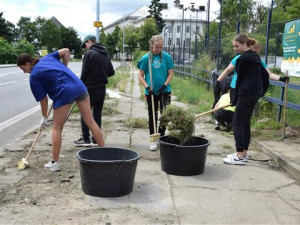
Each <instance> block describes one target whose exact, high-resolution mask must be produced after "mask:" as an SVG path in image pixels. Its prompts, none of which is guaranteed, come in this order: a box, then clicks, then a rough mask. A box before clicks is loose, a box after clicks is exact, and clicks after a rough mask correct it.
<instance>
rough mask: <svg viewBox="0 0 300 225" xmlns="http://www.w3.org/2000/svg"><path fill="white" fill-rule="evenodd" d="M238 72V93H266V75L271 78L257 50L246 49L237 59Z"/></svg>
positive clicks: (260, 94) (259, 94)
mask: <svg viewBox="0 0 300 225" xmlns="http://www.w3.org/2000/svg"><path fill="white" fill-rule="evenodd" d="M236 72H237V74H238V76H237V81H236V93H237V95H239V96H240V95H249V94H250V95H258V96H259V97H260V96H262V95H263V94H264V92H265V91H266V90H265V87H264V86H265V85H264V82H265V81H264V77H267V81H268V79H269V74H268V72H267V71H266V69H265V68H264V67H263V66H262V64H261V59H260V57H259V55H258V54H257V53H256V52H253V51H252V50H248V51H245V52H244V53H243V54H242V55H241V56H240V57H239V58H238V60H237V63H236Z"/></svg>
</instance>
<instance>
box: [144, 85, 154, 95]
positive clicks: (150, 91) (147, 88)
mask: <svg viewBox="0 0 300 225" xmlns="http://www.w3.org/2000/svg"><path fill="white" fill-rule="evenodd" d="M146 90H147V91H148V93H149V95H153V91H152V90H151V88H150V87H149V86H148V87H146Z"/></svg>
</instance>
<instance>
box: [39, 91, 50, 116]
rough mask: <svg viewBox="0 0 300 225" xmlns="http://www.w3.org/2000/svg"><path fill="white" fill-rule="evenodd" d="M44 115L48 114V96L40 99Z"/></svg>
mask: <svg viewBox="0 0 300 225" xmlns="http://www.w3.org/2000/svg"><path fill="white" fill-rule="evenodd" d="M40 105H41V110H42V116H47V111H48V97H47V96H46V97H45V98H43V99H42V100H41V101H40Z"/></svg>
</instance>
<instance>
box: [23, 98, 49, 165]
mask: <svg viewBox="0 0 300 225" xmlns="http://www.w3.org/2000/svg"><path fill="white" fill-rule="evenodd" d="M52 108H53V102H52V104H51V106H50V109H49V110H48V113H47V118H48V117H49V115H50V113H51V111H52ZM41 133H42V129H39V132H38V133H37V135H36V137H35V139H34V141H33V143H32V145H31V148H30V149H29V151H28V153H27V155H26V157H25V161H27V159H28V157H29V155H30V153H31V151H32V149H33V148H34V146H35V144H36V142H37V140H38V139H39V137H40V135H41Z"/></svg>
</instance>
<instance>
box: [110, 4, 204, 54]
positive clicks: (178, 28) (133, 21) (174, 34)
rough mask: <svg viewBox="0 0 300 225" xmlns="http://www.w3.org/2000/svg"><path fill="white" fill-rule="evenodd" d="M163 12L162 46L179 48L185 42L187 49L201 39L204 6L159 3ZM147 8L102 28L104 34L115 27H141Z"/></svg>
mask: <svg viewBox="0 0 300 225" xmlns="http://www.w3.org/2000/svg"><path fill="white" fill-rule="evenodd" d="M161 4H162V5H163V8H164V9H163V10H162V11H161V14H162V18H163V20H164V21H165V24H166V26H165V27H164V30H163V31H162V33H161V36H162V37H163V38H164V46H165V47H168V48H174V47H175V48H181V47H182V46H181V45H183V43H184V41H185V48H189V46H190V43H191V41H195V39H196V34H198V36H197V40H199V37H200V36H199V35H201V37H203V36H204V35H203V33H204V27H205V26H206V24H207V11H206V7H205V6H197V5H194V4H191V5H190V6H189V7H185V8H184V7H183V5H181V4H180V1H179V0H175V1H174V5H172V6H168V4H167V3H161ZM148 11H149V7H148V6H143V7H141V8H139V9H137V10H135V11H134V12H132V13H129V14H128V15H125V16H124V17H122V18H120V19H118V20H116V21H115V22H113V23H111V24H109V25H108V26H106V27H104V31H105V33H112V32H113V31H114V29H115V26H119V27H120V28H123V27H124V26H125V27H126V26H130V25H132V26H135V27H139V26H141V25H142V24H143V23H144V21H145V19H146V17H147V16H148V15H149V12H148Z"/></svg>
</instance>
